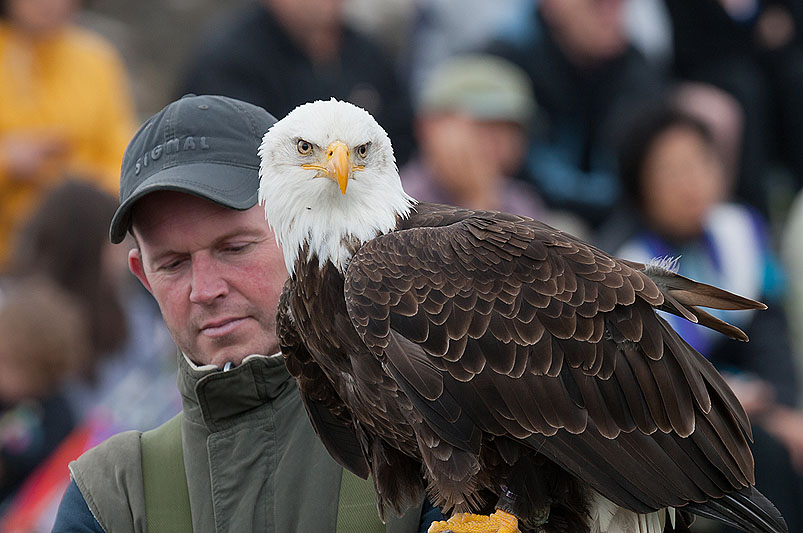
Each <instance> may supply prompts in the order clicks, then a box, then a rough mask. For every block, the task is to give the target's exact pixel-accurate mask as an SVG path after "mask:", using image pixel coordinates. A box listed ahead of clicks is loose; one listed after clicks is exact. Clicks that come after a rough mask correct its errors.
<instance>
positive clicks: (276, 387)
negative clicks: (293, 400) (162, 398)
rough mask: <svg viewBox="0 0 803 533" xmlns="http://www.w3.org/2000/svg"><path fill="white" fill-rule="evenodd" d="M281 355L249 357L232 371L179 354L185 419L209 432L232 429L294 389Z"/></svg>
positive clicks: (180, 386) (179, 373) (179, 376)
mask: <svg viewBox="0 0 803 533" xmlns="http://www.w3.org/2000/svg"><path fill="white" fill-rule="evenodd" d="M293 384H294V383H293V379H292V378H291V376H290V374H289V373H288V372H287V369H286V368H285V366H284V359H283V358H282V356H281V354H275V355H272V356H264V355H249V356H248V357H246V358H245V359H244V360H243V362H242V364H240V365H239V366H236V367H232V368H231V369H230V370H222V369H220V368H218V367H215V366H212V365H204V366H198V365H196V364H194V363H193V362H192V361H190V360H189V359H188V358H187V357H186V356H185V355H183V354H179V370H178V389H179V391H180V392H181V396H182V403H183V407H184V417H185V418H187V419H189V420H191V421H193V422H195V423H200V424H203V425H205V426H206V427H207V428H208V429H209V431H210V432H211V431H219V430H221V429H224V428H227V427H230V426H231V425H232V424H234V423H235V422H236V421H237V420H239V419H241V418H242V417H243V416H248V415H250V414H252V413H253V411H255V410H256V409H257V408H258V407H260V406H262V405H265V404H266V403H268V402H270V401H271V400H273V399H275V398H278V397H279V396H281V395H282V394H284V393H285V392H286V391H288V388H289V389H292V388H293Z"/></svg>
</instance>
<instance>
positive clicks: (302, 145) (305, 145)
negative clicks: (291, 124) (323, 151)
mask: <svg viewBox="0 0 803 533" xmlns="http://www.w3.org/2000/svg"><path fill="white" fill-rule="evenodd" d="M296 148H297V149H298V153H299V154H301V155H307V154H309V153H310V152H312V143H310V142H308V141H305V140H304V139H299V140H298V142H297V143H296Z"/></svg>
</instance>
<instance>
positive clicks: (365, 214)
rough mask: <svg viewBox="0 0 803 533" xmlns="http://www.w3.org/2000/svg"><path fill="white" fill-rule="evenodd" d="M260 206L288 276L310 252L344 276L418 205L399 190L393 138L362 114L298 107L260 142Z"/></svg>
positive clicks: (343, 108) (336, 104)
mask: <svg viewBox="0 0 803 533" xmlns="http://www.w3.org/2000/svg"><path fill="white" fill-rule="evenodd" d="M259 156H260V157H261V159H262V162H261V166H260V169H259V176H260V186H259V202H260V203H261V204H263V205H264V206H265V216H266V218H267V219H268V223H269V224H270V225H271V227H272V228H273V230H274V232H275V233H276V238H277V239H278V240H279V244H280V245H281V247H282V251H283V253H284V261H285V264H286V265H287V271H288V272H289V273H290V275H291V276H292V275H294V273H295V264H296V260H297V259H298V258H299V253H300V252H301V251H302V250H304V249H305V247H306V249H307V250H308V254H309V257H308V258H307V259H311V258H312V257H313V256H317V258H318V261H319V264H320V265H321V266H322V265H324V264H325V263H326V261H331V262H332V264H334V265H335V266H336V267H337V268H338V269H339V270H340V271H341V272H345V270H346V267H347V266H348V262H349V260H350V259H351V256H352V254H353V253H354V251H355V250H356V247H357V246H359V245H360V244H362V243H365V242H367V241H369V240H371V239H373V238H374V237H376V236H377V235H380V234H382V233H387V232H389V231H390V230H392V229H393V228H395V227H396V224H397V221H398V220H397V218H398V217H406V216H407V215H408V214H409V212H410V210H411V208H412V206H413V204H414V203H415V200H413V199H412V198H411V197H410V196H408V195H407V194H406V193H405V192H404V190H403V189H402V186H401V179H400V178H399V171H398V169H397V168H396V159H395V158H394V157H393V148H392V147H391V145H390V139H389V138H388V135H387V133H385V130H383V129H382V127H381V126H380V125H379V124H378V123H377V122H376V120H374V118H373V117H372V116H371V115H370V114H368V112H366V111H365V110H363V109H361V108H359V107H357V106H355V105H353V104H350V103H347V102H341V101H339V100H335V99H334V98H333V99H331V100H329V101H321V100H318V101H315V102H311V103H308V104H304V105H301V106H299V107H297V108H295V109H294V110H293V111H291V112H290V113H289V114H288V115H287V116H286V117H284V118H283V119H282V120H280V121H278V122H277V123H276V124H274V125H273V126H272V127H271V128H270V130H268V132H267V133H266V134H265V136H264V138H263V139H262V146H260V148H259Z"/></svg>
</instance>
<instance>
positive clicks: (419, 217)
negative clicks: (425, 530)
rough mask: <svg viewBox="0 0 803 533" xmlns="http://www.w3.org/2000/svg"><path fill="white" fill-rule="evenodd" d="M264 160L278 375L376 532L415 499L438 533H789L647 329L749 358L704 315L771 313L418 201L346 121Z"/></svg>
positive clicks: (369, 136) (732, 430)
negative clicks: (365, 491)
mask: <svg viewBox="0 0 803 533" xmlns="http://www.w3.org/2000/svg"><path fill="white" fill-rule="evenodd" d="M478 149H480V148H478ZM260 157H261V168H260V179H261V181H260V190H259V198H260V202H262V203H263V204H264V207H265V212H266V217H267V220H268V222H269V224H270V225H271V226H272V228H273V229H274V231H275V234H276V237H277V240H278V241H279V244H280V246H281V248H282V250H283V254H284V259H285V262H286V265H287V270H288V272H289V274H290V277H289V279H288V282H287V284H286V285H285V287H284V291H283V294H282V297H281V301H280V305H279V313H278V321H277V331H278V335H279V340H280V344H281V348H282V352H283V354H284V357H285V361H286V364H287V367H288V369H289V371H290V373H291V374H292V375H293V376H294V377H295V378H296V380H297V381H298V384H299V387H300V390H301V394H302V396H303V399H304V403H305V406H306V409H307V412H308V414H309V417H310V419H311V420H312V423H313V426H314V427H315V429H316V431H317V433H318V435H319V436H320V438H321V440H322V441H323V443H324V444H325V446H326V447H327V449H328V451H329V452H330V454H331V455H332V456H333V457H334V458H335V459H336V460H337V461H338V462H339V463H340V464H341V465H343V466H344V467H345V468H347V469H349V470H350V471H352V472H354V473H355V474H357V475H359V476H362V477H363V478H367V477H368V476H369V475H371V476H372V477H373V482H374V485H375V488H376V493H377V501H378V506H379V510H380V513H383V512H384V511H385V510H386V509H391V510H395V511H396V512H400V511H402V510H404V509H405V508H406V507H407V506H409V505H411V504H413V503H415V502H417V501H420V500H421V498H422V497H423V495H424V493H425V492H426V494H427V495H428V496H429V497H430V499H431V500H432V502H433V503H434V504H435V505H437V506H439V507H441V508H442V509H443V510H444V511H445V512H447V513H448V512H451V511H455V515H454V516H453V517H452V518H451V519H450V521H449V522H437V523H434V524H433V525H432V527H431V529H430V530H431V531H445V530H450V531H455V532H458V531H477V529H465V528H464V527H469V528H470V527H474V525H476V524H472V525H469V526H464V524H465V523H466V522H471V521H474V522H482V523H484V524H490V526H489V527H490V529H487V531H516V530H517V528H518V529H519V530H521V531H530V530H532V531H543V532H566V533H568V532H571V533H577V532H582V531H590V532H605V531H609V532H614V531H616V532H628V531H638V532H661V531H664V529H665V528H666V529H667V530H670V529H672V528H674V529H675V530H678V531H682V530H686V529H685V528H686V526H687V525H688V523H690V521H691V520H692V514H697V515H703V516H706V517H711V518H715V519H718V520H720V521H722V522H725V523H727V524H730V525H732V526H735V527H737V528H741V529H743V530H746V531H761V532H781V531H786V526H785V524H784V521H783V518H782V517H781V516H780V514H779V513H778V511H777V510H776V509H775V508H774V507H773V505H772V504H771V503H770V502H769V501H768V500H767V499H766V498H765V497H764V496H763V495H761V493H759V492H758V491H757V490H756V489H755V488H754V487H753V485H754V475H753V458H752V455H751V453H750V449H749V447H748V439H751V438H752V435H751V430H750V425H749V422H748V420H747V416H746V414H745V412H744V410H743V409H742V407H741V405H740V404H739V402H738V400H737V399H736V397H735V396H734V394H733V392H732V391H731V390H730V389H729V388H728V386H727V385H726V384H725V382H724V381H723V379H722V377H721V376H720V375H719V374H718V373H717V371H716V370H715V369H714V368H713V367H712V366H711V364H710V363H709V362H708V361H707V360H706V359H705V358H704V357H702V356H701V355H700V354H699V353H697V352H696V351H695V350H694V349H693V348H692V347H690V346H689V345H688V344H687V343H686V342H684V340H683V339H682V338H681V337H680V336H678V334H677V333H676V332H675V331H673V330H672V329H671V328H670V327H669V325H668V324H667V322H666V321H665V320H664V319H663V318H661V317H660V316H659V314H657V313H656V310H664V311H667V312H669V313H674V314H677V315H680V316H683V317H685V318H686V319H688V320H690V321H692V322H698V323H700V324H702V325H705V326H708V327H710V328H713V329H715V330H717V331H720V332H722V333H724V334H725V335H728V336H730V337H733V338H736V339H741V340H747V338H746V336H745V335H744V333H743V332H742V331H740V330H739V329H737V328H736V327H734V326H731V325H729V324H727V323H725V322H722V321H720V320H718V319H717V318H714V317H713V316H711V315H710V314H708V313H706V312H705V311H703V310H702V309H701V308H700V307H709V308H717V309H755V308H763V307H765V306H764V305H763V304H761V303H759V302H755V301H753V300H749V299H746V298H742V297H739V296H736V295H733V294H731V293H728V292H725V291H723V290H720V289H717V288H715V287H711V286H708V285H703V284H700V283H696V282H694V281H692V280H689V279H687V278H684V277H682V276H680V275H678V274H676V273H675V272H673V271H672V270H671V269H667V268H665V265H661V264H653V265H644V264H638V263H634V262H630V261H625V260H622V259H617V258H614V257H611V256H610V255H608V254H606V253H605V252H603V251H601V250H599V249H597V248H594V247H593V246H590V245H589V244H586V243H584V242H582V241H580V240H579V239H577V238H575V237H573V236H571V235H568V234H566V233H562V232H561V231H558V230H556V229H554V228H551V227H549V226H547V225H545V224H542V223H540V222H538V221H535V220H532V219H529V218H526V217H520V216H514V215H509V214H505V213H499V212H493V211H472V210H467V209H459V208H456V207H452V206H447V205H436V204H427V203H418V202H416V201H415V200H414V199H413V198H411V197H409V196H408V195H407V194H406V193H405V192H404V190H403V189H402V186H401V182H400V179H399V174H398V171H397V169H396V164H395V160H394V156H393V150H392V148H391V143H390V140H389V139H388V136H387V134H386V133H385V131H384V130H383V129H382V128H381V127H380V126H379V124H377V123H376V121H375V120H374V119H373V117H371V116H370V115H369V114H368V113H367V112H366V111H364V110H362V109H360V108H358V107H355V106H353V105H351V104H349V103H345V102H341V101H336V100H334V99H333V100H330V101H316V102H312V103H308V104H304V105H302V106H300V107H298V108H296V109H295V110H293V111H292V112H291V113H289V114H288V115H287V116H286V117H285V118H284V119H283V120H280V121H279V122H277V123H276V124H275V125H274V126H273V127H272V128H271V129H270V130H269V131H268V132H267V133H266V134H265V136H264V139H263V142H262V145H261V147H260ZM469 511H472V512H483V513H491V514H489V516H485V517H481V516H479V515H471V514H469V513H468V512H469Z"/></svg>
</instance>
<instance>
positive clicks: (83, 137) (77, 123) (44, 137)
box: [0, 0, 134, 270]
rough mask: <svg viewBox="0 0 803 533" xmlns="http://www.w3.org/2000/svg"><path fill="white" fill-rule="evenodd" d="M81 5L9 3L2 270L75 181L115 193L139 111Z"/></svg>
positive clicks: (1, 91) (0, 20) (2, 115)
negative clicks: (26, 226)
mask: <svg viewBox="0 0 803 533" xmlns="http://www.w3.org/2000/svg"><path fill="white" fill-rule="evenodd" d="M79 7H80V1H79V0H0V270H2V268H3V266H4V264H5V262H6V260H7V257H8V254H9V253H10V249H11V246H12V244H11V242H12V240H13V238H14V235H15V234H16V232H17V231H18V230H19V228H20V226H21V224H22V223H23V222H24V220H25V219H26V218H27V216H28V214H29V213H30V211H31V210H32V209H33V208H34V206H35V204H36V202H37V201H38V199H39V198H40V197H41V195H42V194H43V192H44V191H46V190H47V189H48V188H50V187H51V186H53V185H54V184H55V183H57V182H59V181H60V180H62V179H64V177H65V175H67V174H68V173H71V174H74V175H81V176H85V177H86V179H87V180H90V181H92V182H94V183H97V184H98V185H100V186H102V187H104V188H105V189H106V190H108V191H109V192H112V193H116V191H117V174H118V172H119V169H120V160H121V157H122V153H123V149H124V148H125V144H126V142H127V140H128V138H129V136H130V134H131V132H132V131H133V129H134V116H133V104H132V102H131V99H130V96H129V91H128V83H127V80H126V74H125V72H124V69H123V64H122V61H121V59H120V57H118V55H117V52H116V51H115V50H114V49H113V48H112V47H111V46H110V45H109V44H108V43H107V42H106V41H104V40H103V39H101V38H100V37H99V36H97V35H95V34H92V33H90V32H88V31H87V30H84V29H80V28H78V27H77V26H75V25H74V24H73V23H72V22H71V21H72V18H73V16H74V15H75V14H76V12H77V11H78V9H79Z"/></svg>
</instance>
